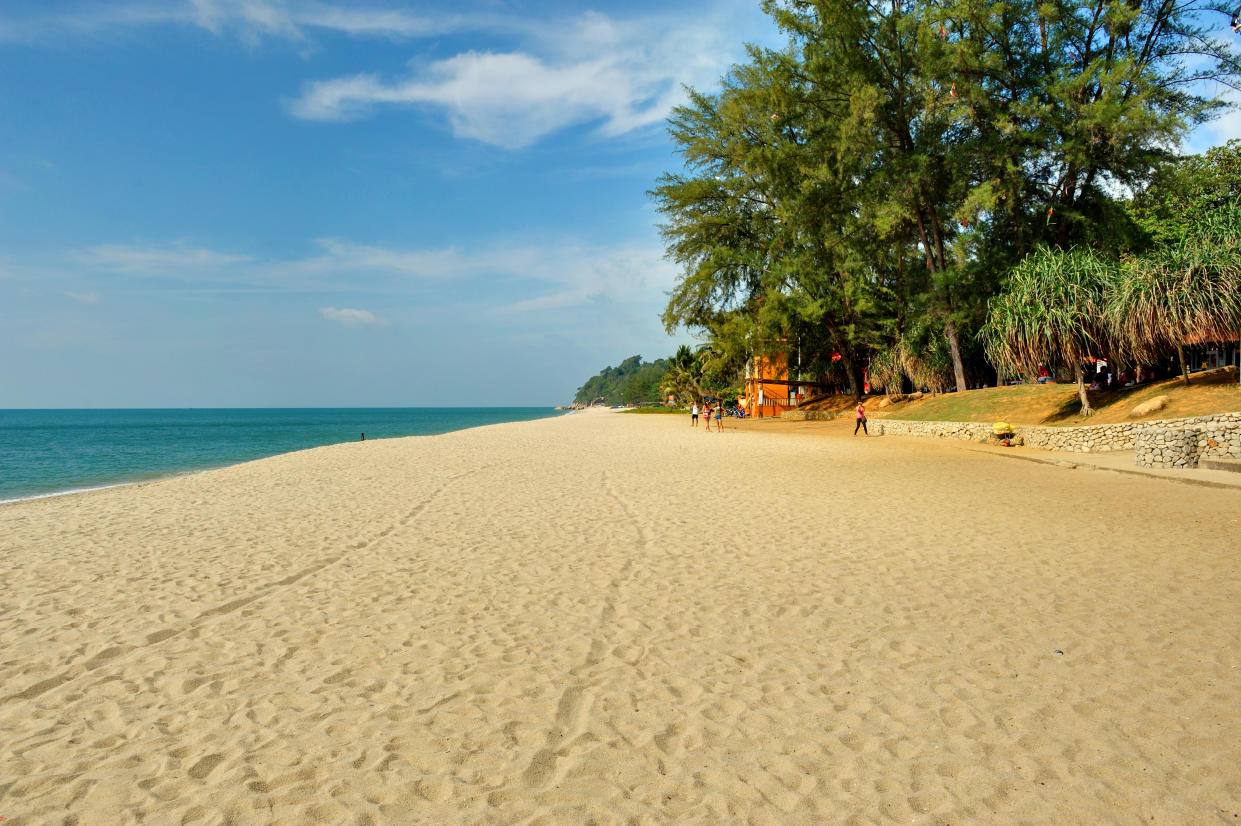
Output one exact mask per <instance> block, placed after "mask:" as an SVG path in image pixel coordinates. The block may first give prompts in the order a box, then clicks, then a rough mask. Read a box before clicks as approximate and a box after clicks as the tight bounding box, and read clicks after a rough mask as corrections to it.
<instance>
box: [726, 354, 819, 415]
mask: <svg viewBox="0 0 1241 826" xmlns="http://www.w3.org/2000/svg"><path fill="white" fill-rule="evenodd" d="M812 384H813V382H797V381H790V380H789V367H788V356H787V355H786V354H784V353H777V354H775V355H771V356H754V357H753V358H751V359H750V360H749V361H747V362H746V363H745V397H744V398H741V399H738V400H737V402H738V404H740V405H741V406H742V407H744V408H745V414H746V415H747V416H779V415H780V414H781V413H782V412H784V411H785V410H791V409H792V408H794V407H797V403H798V402H799V401H801V400H802V399H803V398H804V397H805V393H807V392H809V390H810V386H811V385H812Z"/></svg>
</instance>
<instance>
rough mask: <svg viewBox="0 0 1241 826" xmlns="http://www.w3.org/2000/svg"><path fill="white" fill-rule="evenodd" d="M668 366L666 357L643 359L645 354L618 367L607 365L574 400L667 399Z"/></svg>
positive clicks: (637, 401)
mask: <svg viewBox="0 0 1241 826" xmlns="http://www.w3.org/2000/svg"><path fill="white" fill-rule="evenodd" d="M667 369H668V362H667V360H665V359H656V360H655V361H653V362H648V363H645V364H644V363H643V362H642V357H641V356H630V357H629V358H627V359H625V360H624V361H622V362H621V363H620V364H619V365H618V366H616V367H605V368H604V369H603V370H601V371H600V372H599V374H598V375H596V376H592V377H591V378H590V379H588V380H587V381H586V383H585V384H583V385H582V386H581V387H580V388H578V391H577V395H575V396H574V397H573V401H574V402H575V403H578V404H590V403H591V402H593V401H594V400H596V399H599V398H602V399H603V400H604V402H605V403H606V404H609V405H613V404H641V403H644V402H658V401H662V400H663V396H662V394H661V392H660V382H661V381H662V380H663V377H664V373H665V372H666V371H667Z"/></svg>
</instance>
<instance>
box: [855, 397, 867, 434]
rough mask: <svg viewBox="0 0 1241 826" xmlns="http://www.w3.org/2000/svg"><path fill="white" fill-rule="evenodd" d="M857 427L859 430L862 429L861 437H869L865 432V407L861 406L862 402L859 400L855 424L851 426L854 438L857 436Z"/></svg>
mask: <svg viewBox="0 0 1241 826" xmlns="http://www.w3.org/2000/svg"><path fill="white" fill-rule="evenodd" d="M859 427H860V428H862V435H863V436H869V435H870V433H868V432H867V430H866V408H865V406H863V404H862V400H861V399H858V403H857V424H855V425H854V426H853V435H854V436H856V435H857V429H858V428H859Z"/></svg>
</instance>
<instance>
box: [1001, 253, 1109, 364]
mask: <svg viewBox="0 0 1241 826" xmlns="http://www.w3.org/2000/svg"><path fill="white" fill-rule="evenodd" d="M1119 280H1120V270H1119V265H1118V264H1117V263H1116V262H1114V261H1111V260H1109V259H1107V258H1105V257H1104V256H1101V255H1099V254H1098V253H1096V252H1094V251H1093V250H1088V249H1082V248H1074V249H1071V250H1069V251H1067V252H1064V251H1061V250H1056V249H1051V248H1049V247H1040V248H1038V249H1037V250H1035V251H1034V252H1033V253H1031V254H1030V255H1028V256H1027V257H1026V258H1025V260H1023V261H1022V262H1021V263H1020V264H1019V265H1018V266H1017V267H1016V268H1015V269H1014V270H1013V271H1012V272H1011V273H1010V275H1009V279H1008V289H1007V290H1006V291H1005V292H1004V293H1003V294H1001V295H999V296H997V297H996V298H995V299H994V300H992V302H991V314H990V316H989V318H988V319H987V323H986V325H985V326H984V327H983V330H982V338H983V341H984V342H985V347H986V351H987V355H988V357H989V358H990V359H991V361H992V362H993V363H995V364H998V365H1000V366H1001V367H1002V368H1004V369H1005V371H1006V372H1009V373H1010V374H1016V373H1025V374H1026V375H1033V374H1034V373H1035V371H1036V370H1037V368H1038V365H1039V364H1046V365H1048V366H1052V367H1066V368H1069V369H1077V370H1080V368H1081V364H1082V361H1083V360H1084V359H1085V358H1086V357H1087V356H1090V355H1093V354H1099V353H1103V352H1108V351H1109V350H1110V349H1111V341H1112V338H1113V336H1112V333H1111V328H1110V325H1109V324H1108V323H1107V321H1106V316H1105V313H1104V308H1105V305H1106V298H1107V296H1108V295H1109V294H1110V293H1111V292H1113V291H1114V290H1115V286H1116V283H1117V282H1118V281H1119Z"/></svg>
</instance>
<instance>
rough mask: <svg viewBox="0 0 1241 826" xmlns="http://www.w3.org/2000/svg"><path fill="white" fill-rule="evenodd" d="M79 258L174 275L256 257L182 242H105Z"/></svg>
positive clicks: (131, 270)
mask: <svg viewBox="0 0 1241 826" xmlns="http://www.w3.org/2000/svg"><path fill="white" fill-rule="evenodd" d="M77 258H78V260H79V261H81V262H82V263H85V264H88V265H90V266H94V267H98V268H100V269H105V270H111V271H113V272H124V273H158V274H171V275H176V274H181V273H184V272H187V271H189V272H201V271H203V270H219V269H222V268H226V267H230V266H233V265H235V264H244V263H246V262H248V261H252V260H254V259H252V258H251V257H250V256H248V255H234V254H230V253H222V252H215V251H213V250H209V249H202V248H196V247H190V246H188V245H186V244H185V243H184V242H182V241H175V242H173V243H171V244H164V245H160V246H150V247H141V246H132V245H128V244H101V245H99V246H94V247H88V248H86V249H85V250H82V251H80V252H79V253H78V254H77Z"/></svg>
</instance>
